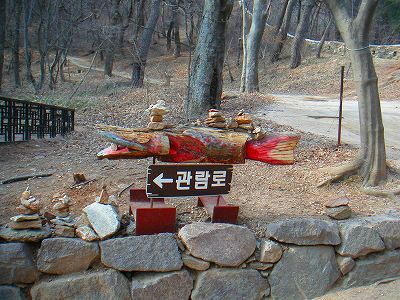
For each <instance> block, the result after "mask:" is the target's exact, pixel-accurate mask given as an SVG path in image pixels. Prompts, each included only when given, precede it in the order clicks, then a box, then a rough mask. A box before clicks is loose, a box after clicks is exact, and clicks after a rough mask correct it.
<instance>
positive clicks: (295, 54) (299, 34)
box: [290, 0, 315, 69]
mask: <svg viewBox="0 0 400 300" xmlns="http://www.w3.org/2000/svg"><path fill="white" fill-rule="evenodd" d="M314 5H315V0H302V1H301V7H300V10H301V14H300V21H299V23H298V24H297V28H296V33H295V36H294V39H293V44H292V61H291V63H290V67H291V68H292V69H294V68H297V67H298V66H300V64H301V49H302V47H303V44H304V39H305V37H306V34H307V31H308V28H309V26H310V16H311V12H312V9H313V7H314Z"/></svg>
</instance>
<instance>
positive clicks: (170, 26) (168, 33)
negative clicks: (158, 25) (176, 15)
mask: <svg viewBox="0 0 400 300" xmlns="http://www.w3.org/2000/svg"><path fill="white" fill-rule="evenodd" d="M173 30H174V21H171V22H169V26H168V30H167V51H170V50H171V36H172V31H173Z"/></svg>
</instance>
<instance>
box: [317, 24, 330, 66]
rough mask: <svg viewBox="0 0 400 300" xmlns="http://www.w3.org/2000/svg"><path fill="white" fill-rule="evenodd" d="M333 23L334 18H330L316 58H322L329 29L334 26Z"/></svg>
mask: <svg viewBox="0 0 400 300" xmlns="http://www.w3.org/2000/svg"><path fill="white" fill-rule="evenodd" d="M332 21H333V18H332V17H330V18H329V21H328V24H327V25H326V27H325V30H324V33H323V34H322V37H321V40H320V41H319V43H318V48H317V52H316V54H315V56H316V57H317V58H320V57H321V51H322V47H323V46H324V43H325V41H326V38H327V36H328V33H329V29H330V27H331V25H332Z"/></svg>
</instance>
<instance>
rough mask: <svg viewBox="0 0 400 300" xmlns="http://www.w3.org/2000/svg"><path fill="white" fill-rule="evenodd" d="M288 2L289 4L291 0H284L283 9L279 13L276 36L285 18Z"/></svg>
mask: <svg viewBox="0 0 400 300" xmlns="http://www.w3.org/2000/svg"><path fill="white" fill-rule="evenodd" d="M288 4H289V0H284V2H283V3H282V10H281V12H280V14H279V17H278V22H277V23H276V26H275V31H274V36H276V35H277V34H278V32H279V30H280V29H281V27H282V24H283V19H284V18H285V14H286V9H287V6H288Z"/></svg>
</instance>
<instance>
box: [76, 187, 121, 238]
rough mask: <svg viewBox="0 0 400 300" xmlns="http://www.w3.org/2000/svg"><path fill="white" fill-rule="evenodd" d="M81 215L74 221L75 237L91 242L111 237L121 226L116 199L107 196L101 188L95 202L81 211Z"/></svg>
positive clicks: (105, 191) (113, 196) (104, 188)
mask: <svg viewBox="0 0 400 300" xmlns="http://www.w3.org/2000/svg"><path fill="white" fill-rule="evenodd" d="M83 212H84V213H83V214H82V215H81V216H80V217H79V218H78V219H77V221H76V223H75V224H76V228H77V229H76V235H77V236H79V237H80V238H81V239H83V240H85V241H88V242H91V241H96V240H104V239H107V238H110V237H111V236H113V235H114V234H115V233H116V232H117V231H118V230H119V229H120V226H121V223H120V221H121V218H120V216H119V212H118V204H117V197H116V196H115V195H109V194H108V192H107V189H106V186H103V188H102V190H101V193H100V196H97V197H96V199H95V202H93V203H92V204H90V205H88V206H86V207H85V208H84V209H83Z"/></svg>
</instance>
